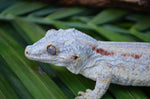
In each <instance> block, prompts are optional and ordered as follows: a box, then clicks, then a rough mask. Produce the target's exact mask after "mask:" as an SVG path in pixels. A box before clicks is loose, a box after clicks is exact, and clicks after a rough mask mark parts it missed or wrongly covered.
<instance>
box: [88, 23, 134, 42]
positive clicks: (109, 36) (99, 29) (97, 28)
mask: <svg viewBox="0 0 150 99" xmlns="http://www.w3.org/2000/svg"><path fill="white" fill-rule="evenodd" d="M88 25H89V26H91V27H92V28H93V29H95V31H97V32H98V33H99V34H101V35H103V36H104V37H106V38H107V39H109V40H111V41H134V40H132V39H131V38H129V37H125V36H123V35H121V34H119V33H115V32H112V31H109V30H106V29H104V28H102V27H100V26H96V25H94V24H90V23H89V24H88Z"/></svg>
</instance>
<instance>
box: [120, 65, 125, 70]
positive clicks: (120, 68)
mask: <svg viewBox="0 0 150 99" xmlns="http://www.w3.org/2000/svg"><path fill="white" fill-rule="evenodd" d="M121 68H123V69H125V68H126V67H125V66H122V65H119V66H118V69H121Z"/></svg>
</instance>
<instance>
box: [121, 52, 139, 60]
mask: <svg viewBox="0 0 150 99" xmlns="http://www.w3.org/2000/svg"><path fill="white" fill-rule="evenodd" d="M121 56H124V57H133V58H135V59H140V58H141V57H142V55H137V54H126V53H122V54H121Z"/></svg>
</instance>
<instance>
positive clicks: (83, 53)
mask: <svg viewBox="0 0 150 99" xmlns="http://www.w3.org/2000/svg"><path fill="white" fill-rule="evenodd" d="M49 45H53V48H56V49H57V51H56V55H51V54H50V53H48V52H47V47H48V46H49ZM25 55H26V57H27V58H29V59H31V60H37V61H41V62H46V63H52V64H55V65H57V66H65V67H66V68H67V69H68V70H70V71H71V72H72V73H75V74H82V75H84V76H85V77H87V78H90V79H92V80H95V81H96V86H95V88H94V90H90V89H88V90H87V91H86V92H85V93H84V92H79V94H80V96H78V97H76V99H99V98H101V97H102V96H103V94H104V93H105V92H106V91H107V89H108V87H109V84H110V83H115V84H120V85H133V86H150V43H137V42H136V43H132V42H103V41H97V40H95V39H93V38H92V37H90V36H88V35H86V34H84V33H82V32H80V31H78V30H76V29H67V30H62V29H59V30H58V31H57V30H49V31H48V32H47V33H46V35H45V37H43V38H42V39H41V40H39V41H38V42H36V43H34V44H33V45H29V46H27V47H26V49H25Z"/></svg>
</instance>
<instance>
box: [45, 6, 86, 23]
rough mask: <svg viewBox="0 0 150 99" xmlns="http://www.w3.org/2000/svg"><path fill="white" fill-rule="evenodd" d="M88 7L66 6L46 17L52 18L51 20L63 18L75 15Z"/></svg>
mask: <svg viewBox="0 0 150 99" xmlns="http://www.w3.org/2000/svg"><path fill="white" fill-rule="evenodd" d="M85 10H86V9H83V8H77V7H73V8H65V9H62V10H61V11H58V12H56V13H53V14H51V15H49V16H47V17H46V19H48V20H49V19H50V20H53V19H55V20H56V19H62V18H66V17H69V16H73V15H75V14H79V13H81V12H83V11H85Z"/></svg>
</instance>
